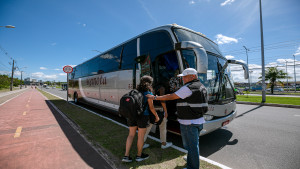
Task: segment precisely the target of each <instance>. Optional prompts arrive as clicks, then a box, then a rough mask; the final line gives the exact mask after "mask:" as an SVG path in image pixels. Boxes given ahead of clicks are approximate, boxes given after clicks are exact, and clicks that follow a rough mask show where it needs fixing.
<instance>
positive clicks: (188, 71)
mask: <svg viewBox="0 0 300 169" xmlns="http://www.w3.org/2000/svg"><path fill="white" fill-rule="evenodd" d="M187 75H197V71H196V70H195V69H193V68H186V69H184V71H183V72H182V73H181V74H179V75H177V76H178V77H181V76H187Z"/></svg>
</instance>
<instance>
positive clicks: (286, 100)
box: [236, 94, 300, 105]
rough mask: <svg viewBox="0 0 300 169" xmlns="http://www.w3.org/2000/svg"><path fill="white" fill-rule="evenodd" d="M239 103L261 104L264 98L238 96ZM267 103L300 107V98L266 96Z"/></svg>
mask: <svg viewBox="0 0 300 169" xmlns="http://www.w3.org/2000/svg"><path fill="white" fill-rule="evenodd" d="M236 97H237V101H243V102H255V103H261V101H262V96H247V95H246V94H245V95H237V96H236ZM265 103H273V104H287V105H300V97H275V96H269V97H268V96H266V102H265Z"/></svg>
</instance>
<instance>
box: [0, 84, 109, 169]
mask: <svg viewBox="0 0 300 169" xmlns="http://www.w3.org/2000/svg"><path fill="white" fill-rule="evenodd" d="M48 104H49V103H48V101H47V100H45V98H44V97H43V96H42V95H41V93H40V92H38V91H37V90H35V89H29V90H27V91H25V92H24V93H23V94H21V95H19V96H18V97H16V98H14V99H12V100H10V101H8V102H6V103H4V104H3V105H1V106H0V143H1V144H0V166H1V167H0V168H10V169H14V168H51V169H52V168H63V169H65V168H72V169H73V168H78V169H84V168H112V167H111V166H110V165H109V164H108V163H107V162H106V161H105V160H104V159H103V158H102V157H101V155H100V154H99V153H98V152H97V151H96V150H94V149H93V148H92V147H91V146H90V145H89V144H88V143H87V142H86V141H85V140H84V139H83V138H82V137H81V136H80V135H79V134H78V133H77V132H76V131H75V130H74V129H73V128H72V127H71V126H70V125H69V123H68V122H66V120H65V119H64V118H63V117H62V116H61V115H60V114H59V113H57V112H56V111H54V110H51V109H50V108H49V106H48Z"/></svg>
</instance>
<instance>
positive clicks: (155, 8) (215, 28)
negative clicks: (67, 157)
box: [0, 0, 300, 82]
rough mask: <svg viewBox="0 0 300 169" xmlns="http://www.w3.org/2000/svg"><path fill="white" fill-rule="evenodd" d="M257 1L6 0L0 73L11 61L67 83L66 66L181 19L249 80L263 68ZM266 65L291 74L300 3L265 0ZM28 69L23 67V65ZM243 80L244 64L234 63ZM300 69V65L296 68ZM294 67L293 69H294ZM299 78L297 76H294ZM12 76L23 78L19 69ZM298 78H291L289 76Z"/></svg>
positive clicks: (299, 34)
mask: <svg viewBox="0 0 300 169" xmlns="http://www.w3.org/2000/svg"><path fill="white" fill-rule="evenodd" d="M258 2H259V1H258V0H128V1H121V0H110V1H105V0H63V1H61V0H2V1H0V26H5V25H13V26H15V27H16V28H14V29H12V28H4V27H0V47H1V48H0V73H2V74H3V73H4V74H10V71H11V67H12V66H11V65H10V64H9V62H12V61H11V59H10V58H13V59H14V60H16V62H17V63H16V65H17V66H18V67H19V68H21V70H23V71H24V74H25V75H24V76H23V77H32V78H34V79H37V80H50V81H53V80H55V81H66V74H65V73H64V72H63V71H62V68H63V66H65V65H77V64H80V63H82V62H84V61H85V60H87V59H89V58H92V57H94V56H95V55H97V54H98V52H97V51H101V52H103V51H106V50H107V49H109V48H112V47H113V46H115V45H118V44H119V43H122V42H124V41H126V40H128V39H130V38H132V37H134V36H136V35H138V34H140V33H143V32H145V31H147V30H149V29H152V28H155V27H158V26H161V25H166V24H172V23H177V24H178V25H181V26H184V27H187V28H190V29H193V30H195V31H197V32H201V33H203V34H205V35H206V36H207V37H208V38H210V39H212V40H213V41H215V42H216V43H218V44H219V46H220V49H221V51H222V52H223V54H224V56H226V57H227V58H231V59H236V60H240V61H244V62H246V51H245V49H244V48H243V46H246V47H247V48H248V49H249V50H250V51H249V52H248V57H249V67H250V69H251V70H252V71H251V78H252V79H251V80H252V81H253V82H254V81H257V77H258V76H260V73H261V69H259V68H260V67H261V52H260V42H261V39H260V24H259V22H260V20H259V3H258ZM262 7H263V26H264V27H263V28H264V43H265V65H266V66H267V67H268V66H271V65H272V66H274V65H279V66H282V67H279V68H282V69H284V70H285V64H286V61H287V65H288V66H287V67H288V73H289V75H290V76H292V77H294V74H293V72H294V69H293V68H294V67H293V66H292V65H293V64H294V63H293V59H294V58H293V54H298V53H299V54H300V14H299V11H300V1H299V0H285V1H282V0H262ZM296 60H297V61H298V62H297V63H296V64H300V55H296ZM24 67H26V68H24ZM231 69H232V73H233V75H234V80H235V81H241V82H242V81H244V80H243V77H242V75H243V73H242V72H241V71H240V70H241V67H231ZM296 69H297V70H298V72H300V65H296ZM297 70H296V71H297ZM297 75H298V76H297V79H299V80H300V73H299V74H297ZM14 76H16V77H20V72H19V71H16V72H15V74H14ZM290 81H293V79H290Z"/></svg>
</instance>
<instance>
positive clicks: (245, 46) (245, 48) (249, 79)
mask: <svg viewBox="0 0 300 169" xmlns="http://www.w3.org/2000/svg"><path fill="white" fill-rule="evenodd" d="M243 47H244V48H245V49H246V55H247V67H248V71H249V63H248V51H250V50H249V49H247V48H246V46H243ZM248 74H249V72H248ZM248 85H249V91H250V89H251V88H250V87H251V84H250V78H248Z"/></svg>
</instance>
